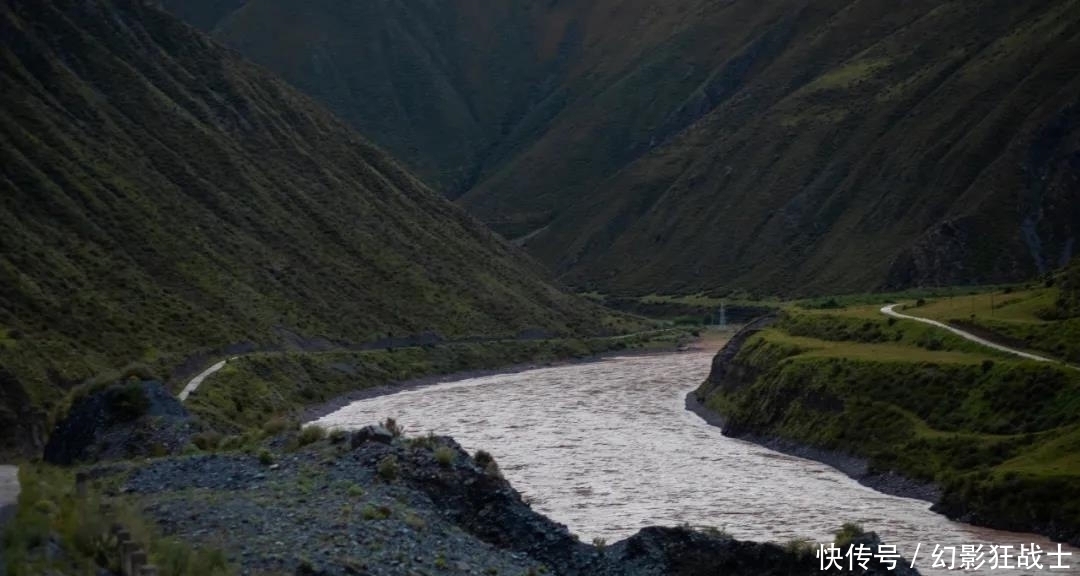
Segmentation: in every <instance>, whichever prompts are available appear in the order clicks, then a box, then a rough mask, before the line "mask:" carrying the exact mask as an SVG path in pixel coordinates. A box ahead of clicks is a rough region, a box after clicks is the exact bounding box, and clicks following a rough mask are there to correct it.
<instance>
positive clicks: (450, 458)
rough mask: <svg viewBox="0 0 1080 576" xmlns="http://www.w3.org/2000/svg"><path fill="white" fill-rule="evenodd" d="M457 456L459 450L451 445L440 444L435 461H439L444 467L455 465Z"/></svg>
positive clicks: (436, 450)
mask: <svg viewBox="0 0 1080 576" xmlns="http://www.w3.org/2000/svg"><path fill="white" fill-rule="evenodd" d="M456 458H457V452H455V451H454V449H453V448H451V447H449V446H439V447H438V448H436V449H435V461H436V462H438V463H439V466H442V467H443V468H449V467H450V466H453V464H454V460H455V459H456Z"/></svg>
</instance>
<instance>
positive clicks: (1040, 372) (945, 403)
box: [697, 305, 1080, 545]
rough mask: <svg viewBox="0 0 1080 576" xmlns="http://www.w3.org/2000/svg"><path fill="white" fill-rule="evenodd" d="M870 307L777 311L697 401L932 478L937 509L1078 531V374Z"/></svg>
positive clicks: (734, 428)
mask: <svg viewBox="0 0 1080 576" xmlns="http://www.w3.org/2000/svg"><path fill="white" fill-rule="evenodd" d="M878 308H879V305H870V306H854V307H849V308H837V309H830V310H804V309H799V308H796V307H789V308H787V309H786V310H785V311H784V312H783V313H782V314H781V316H780V318H779V320H778V321H777V323H776V324H775V325H773V326H771V327H769V328H767V329H765V330H762V331H761V332H759V333H757V334H754V335H751V336H749V338H748V339H747V340H746V341H745V343H743V344H742V345H741V347H736V348H735V349H733V350H725V351H723V352H721V354H720V355H718V356H717V358H718V359H717V361H716V362H714V364H713V372H712V374H710V376H709V379H708V381H706V382H705V383H703V384H702V385H701V387H700V388H699V389H698V391H697V396H698V399H699V400H700V401H701V402H703V403H704V404H705V405H706V406H707V407H708V408H709V409H711V410H713V411H715V412H717V413H719V414H721V415H722V416H723V417H724V420H725V422H724V433H725V434H726V435H729V436H734V437H747V438H750V439H757V440H755V441H758V440H761V439H763V438H771V439H781V440H784V441H788V442H794V443H797V444H800V445H804V446H812V447H816V448H821V449H825V450H829V451H835V452H839V453H844V454H850V455H855V456H858V457H861V458H863V459H865V460H866V461H867V463H868V470H867V472H868V474H867V476H869V477H870V478H871V479H872V478H874V477H876V476H879V475H882V474H890V473H893V472H896V473H900V474H901V475H903V476H905V477H908V478H912V479H915V480H918V481H921V482H926V483H930V484H933V485H934V486H936V487H937V488H938V489H940V497H939V498H937V502H936V503H935V508H934V509H935V510H937V511H939V512H942V513H944V514H946V515H948V516H949V517H950V518H953V519H962V520H963V521H965V522H972V523H975V524H980V525H985V526H991V527H995V528H999V529H1005V530H1014V531H1030V532H1039V533H1042V534H1045V535H1048V536H1051V537H1053V538H1055V539H1058V540H1061V541H1065V542H1071V543H1073V544H1074V545H1075V544H1076V543H1078V542H1080V504H1078V503H1080V458H1078V454H1080V443H1078V441H1080V426H1078V422H1080V371H1077V370H1075V369H1073V368H1071V367H1069V366H1066V365H1062V364H1057V363H1039V362H1032V361H1027V360H1023V359H1019V358H1017V357H1015V356H1011V355H1008V354H1005V353H1003V352H998V351H995V350H992V349H990V348H986V347H983V346H981V345H979V344H976V343H973V342H970V341H967V340H964V339H961V338H960V337H959V336H955V335H953V334H951V333H949V332H947V331H945V330H942V329H940V328H936V327H933V326H928V325H926V324H923V323H919V322H915V321H913V320H897V319H894V318H887V317H886V316H885V315H883V314H881V313H880V312H879V311H878ZM905 313H915V314H917V313H919V309H918V308H915V309H912V310H907V309H905ZM864 479H865V477H864Z"/></svg>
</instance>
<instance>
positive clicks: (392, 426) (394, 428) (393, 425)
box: [383, 418, 405, 438]
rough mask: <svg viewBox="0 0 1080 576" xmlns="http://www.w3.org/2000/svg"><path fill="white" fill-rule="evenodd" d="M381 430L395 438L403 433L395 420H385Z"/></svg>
mask: <svg viewBox="0 0 1080 576" xmlns="http://www.w3.org/2000/svg"><path fill="white" fill-rule="evenodd" d="M383 428H386V429H387V430H389V431H390V433H391V434H393V435H394V437H395V438H397V437H398V436H401V435H402V434H403V433H404V432H405V430H404V429H403V428H402V427H401V425H400V424H398V423H397V420H394V419H393V418H387V419H386V421H385V422H383Z"/></svg>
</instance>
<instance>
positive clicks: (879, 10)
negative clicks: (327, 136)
mask: <svg viewBox="0 0 1080 576" xmlns="http://www.w3.org/2000/svg"><path fill="white" fill-rule="evenodd" d="M201 3H203V4H207V5H209V6H211V7H213V6H217V5H218V4H219V3H218V2H216V1H212V0H200V1H196V2H193V3H192V4H195V5H199V4H201ZM214 30H215V35H216V36H217V37H218V38H219V39H221V40H223V41H225V42H227V43H228V44H230V45H231V46H234V47H236V48H238V49H239V50H240V51H242V52H244V53H246V54H249V55H251V56H252V57H254V58H255V59H257V60H258V61H259V62H260V63H262V64H264V65H266V66H267V67H269V68H271V69H273V70H276V71H278V72H279V73H281V74H282V75H283V76H284V77H285V78H287V79H288V80H289V81H290V82H292V83H293V84H295V85H297V86H299V87H301V88H303V89H304V90H307V91H309V92H310V93H312V94H315V95H316V96H318V97H319V98H321V99H322V100H323V101H325V102H327V103H328V104H329V105H330V106H331V107H333V108H334V109H335V110H337V111H338V112H339V113H341V114H342V115H343V116H344V117H346V118H347V119H349V120H350V121H351V122H353V123H354V124H355V125H357V126H360V127H361V128H363V129H364V130H365V132H366V133H370V134H371V135H372V137H373V138H375V139H376V140H377V141H378V142H380V143H382V144H384V145H386V146H387V147H389V148H390V149H391V150H392V151H394V152H395V153H397V154H399V155H401V156H402V157H404V158H406V159H407V161H409V162H410V163H411V164H412V165H413V166H416V167H417V168H418V169H420V171H421V174H423V176H424V177H425V178H428V179H429V181H430V182H432V183H434V184H435V185H436V187H438V188H440V189H442V190H444V191H446V192H447V193H448V194H450V195H451V196H454V197H456V196H457V195H458V194H460V193H462V192H464V194H463V196H461V199H460V202H461V204H462V205H463V206H465V207H466V208H468V209H469V210H470V211H471V212H472V213H474V214H475V215H477V216H478V217H480V218H481V219H482V220H483V221H485V222H486V223H488V224H490V225H491V226H493V227H494V228H495V229H496V230H497V231H499V232H501V233H502V234H503V235H505V236H506V237H508V238H518V239H521V240H522V242H523V243H524V245H525V246H526V247H527V249H528V250H529V251H530V252H532V253H533V254H535V255H537V256H538V257H540V259H541V260H542V261H544V262H545V263H547V264H548V265H550V266H552V267H554V268H555V269H556V270H557V271H558V272H559V273H560V274H561V275H562V276H563V278H564V279H565V280H566V281H568V282H569V283H571V284H573V285H575V286H578V287H580V288H583V289H585V290H593V289H596V290H599V291H602V292H605V293H617V294H637V295H640V294H648V293H652V292H656V291H659V292H665V293H671V292H677V293H683V294H693V293H697V292H700V291H703V290H711V291H714V293H717V294H719V293H722V292H725V291H727V290H729V289H733V288H738V289H744V290H749V291H751V292H753V293H755V294H777V293H780V294H807V293H838V292H853V291H864V290H867V289H873V288H880V287H884V286H887V287H904V286H909V285H937V286H941V285H949V284H970V283H994V282H1002V281H1015V280H1018V279H1023V278H1027V277H1030V276H1033V275H1035V274H1037V273H1040V272H1043V271H1046V270H1050V269H1052V268H1054V267H1057V266H1059V265H1060V264H1061V263H1062V262H1063V260H1064V259H1067V258H1068V257H1069V255H1070V253H1071V251H1072V248H1071V247H1072V240H1071V239H1072V238H1073V237H1075V236H1076V235H1077V224H1078V222H1080V212H1077V210H1078V208H1077V207H1078V206H1080V202H1077V198H1076V193H1077V192H1076V191H1077V190H1078V189H1080V186H1077V182H1078V178H1080V175H1078V174H1080V173H1078V164H1077V162H1076V160H1075V158H1076V154H1077V151H1078V149H1080V148H1078V147H1080V141H1078V130H1077V127H1078V126H1080V120H1078V119H1080V115H1078V114H1077V110H1078V109H1080V102H1078V100H1077V97H1076V95H1077V94H1080V84H1078V82H1080V75H1078V74H1080V68H1078V65H1077V62H1080V58H1078V55H1080V40H1078V38H1080V36H1078V32H1080V3H1077V2H1075V1H1073V0H1035V1H1032V2H1022V3H1017V2H1007V1H1005V0H994V1H991V2H989V3H988V2H984V1H981V0H957V1H954V2H947V3H942V2H938V1H933V0H919V1H915V2H905V3H902V4H897V3H895V2H881V1H869V0H829V1H826V2H813V3H808V2H802V1H793V0H769V1H764V2H706V1H705V0H676V1H673V2H665V3H660V4H658V3H655V2H644V1H615V0H601V1H592V2H586V1H584V0H570V1H567V2H557V3H539V2H529V1H524V0H522V1H518V2H511V3H502V4H500V5H499V7H497V8H492V7H490V6H483V7H481V6H480V5H479V4H478V3H476V2H474V1H471V0H454V1H450V2H438V3H431V2H423V3H399V2H386V3H356V2H344V1H341V0H319V1H317V2H311V3H305V4H304V5H303V7H299V6H297V5H295V3H290V2H286V1H284V0H250V1H249V2H247V3H246V4H245V6H244V7H243V8H241V9H239V10H236V11H234V12H232V13H231V14H229V15H228V16H227V17H225V18H223V19H222V20H221V21H220V22H218V23H217V24H216V25H215V28H214Z"/></svg>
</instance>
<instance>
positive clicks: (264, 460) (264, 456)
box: [259, 448, 274, 466]
mask: <svg viewBox="0 0 1080 576" xmlns="http://www.w3.org/2000/svg"><path fill="white" fill-rule="evenodd" d="M259 463H260V464H262V465H263V466H269V465H271V464H273V463H274V455H273V454H271V453H270V451H269V450H267V449H265V448H263V449H262V450H260V451H259Z"/></svg>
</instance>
